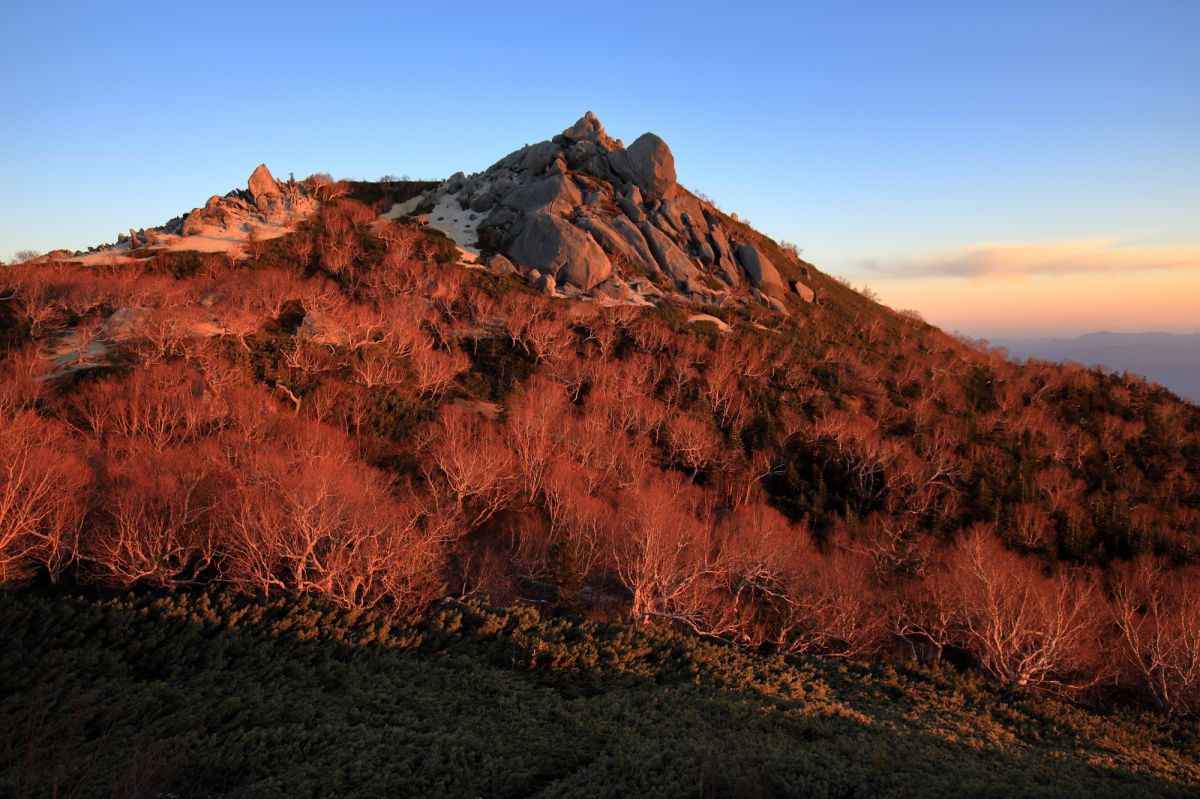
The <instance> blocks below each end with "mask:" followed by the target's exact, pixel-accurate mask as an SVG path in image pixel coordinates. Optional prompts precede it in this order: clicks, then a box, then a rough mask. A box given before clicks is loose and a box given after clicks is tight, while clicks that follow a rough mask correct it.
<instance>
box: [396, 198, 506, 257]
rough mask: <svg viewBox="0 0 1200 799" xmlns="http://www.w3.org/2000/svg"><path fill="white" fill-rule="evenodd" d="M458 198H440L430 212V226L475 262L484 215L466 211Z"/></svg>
mask: <svg viewBox="0 0 1200 799" xmlns="http://www.w3.org/2000/svg"><path fill="white" fill-rule="evenodd" d="M458 197H459V195H458V193H455V194H446V195H443V196H441V197H439V198H438V203H437V205H435V206H434V207H433V210H432V211H430V212H429V222H428V225H429V227H431V228H437V229H438V230H440V231H442V232H443V233H445V234H446V235H447V236H449V237H450V240H451V241H453V242H454V243H455V244H457V245H458V248H459V249H460V250H464V251H465V252H466V253H467V254H468V255H470V256H471V261H475V260H477V259H478V258H479V247H478V246H476V245H477V243H478V241H479V234H478V233H477V229H478V228H479V223H480V222H482V221H483V215H482V214H479V213H477V212H475V211H472V210H471V209H470V208H469V207H468V208H465V209H464V208H463V207H462V206H461V205H459V202H458ZM389 213H390V212H389Z"/></svg>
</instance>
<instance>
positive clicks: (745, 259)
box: [735, 244, 787, 300]
mask: <svg viewBox="0 0 1200 799" xmlns="http://www.w3.org/2000/svg"><path fill="white" fill-rule="evenodd" d="M735 252H736V253H737V259H738V263H740V264H741V265H742V268H743V269H745V270H746V275H747V277H749V278H750V283H751V284H752V285H753V286H754V288H756V289H758V290H759V291H761V292H762V293H763V294H766V295H767V296H768V297H773V298H775V299H777V300H782V299H783V298H784V297H786V296H787V287H786V286H784V284H783V278H782V277H780V276H779V270H778V269H776V268H775V264H773V263H771V259H769V258H767V256H765V255H763V254H762V252H760V251H759V250H758V248H757V247H755V246H754V245H752V244H739V245H738V246H737V249H736V250H735Z"/></svg>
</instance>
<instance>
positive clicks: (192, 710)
mask: <svg viewBox="0 0 1200 799" xmlns="http://www.w3.org/2000/svg"><path fill="white" fill-rule="evenodd" d="M0 625H3V627H4V629H5V630H7V631H8V636H7V643H8V646H6V647H5V649H4V651H3V652H0V696H2V697H3V699H0V744H2V745H0V791H2V792H3V793H4V794H5V795H9V796H22V795H51V794H52V793H54V791H55V790H57V792H58V794H59V795H64V794H69V795H71V796H78V797H100V796H111V795H125V796H147V797H149V796H163V795H173V796H180V797H193V796H204V797H226V796H254V797H259V798H260V799H265V798H266V797H277V796H278V797H293V796H296V795H298V794H299V795H338V796H346V797H349V796H381V795H384V796H397V795H402V796H422V797H431V798H432V797H442V796H446V797H459V796H522V797H531V796H537V797H554V796H580V795H587V796H596V797H609V796H611V797H626V796H629V795H631V794H635V793H636V794H637V795H640V796H647V797H676V796H700V797H708V796H733V797H792V796H794V797H811V796H841V797H881V796H882V797H893V796H895V797H900V796H913V795H919V796H964V795H966V796H976V797H988V796H995V797H1011V796H1031V797H1032V796H1039V797H1048V796H1080V795H1088V796H1094V797H1123V796H1143V797H1154V796H1179V797H1183V796H1190V795H1194V787H1193V786H1194V785H1195V783H1196V781H1197V779H1200V763H1198V762H1197V753H1196V747H1195V740H1196V730H1195V726H1194V724H1189V723H1178V722H1172V723H1163V722H1162V721H1161V720H1159V719H1156V718H1154V717H1146V716H1137V715H1132V714H1124V713H1121V714H1099V713H1093V712H1088V711H1086V710H1082V709H1080V708H1078V707H1074V706H1071V705H1069V704H1066V703H1063V702H1061V701H1057V700H1053V699H1046V698H1041V697H1030V696H1019V695H1014V694H1011V693H1006V692H998V691H996V690H995V689H993V688H992V687H990V686H989V685H988V684H987V683H984V682H982V681H980V680H978V679H972V678H971V677H969V676H962V675H956V674H954V673H953V672H952V671H951V670H949V669H945V668H936V667H935V668H930V667H917V666H911V665H910V666H904V667H901V668H893V667H890V666H861V665H857V664H852V665H850V666H846V665H844V664H836V663H831V662H828V661H822V660H815V659H807V658H787V659H785V658H781V657H768V656H761V655H748V654H744V653H741V652H738V651H737V650H734V649H731V648H729V647H725V646H718V645H713V644H706V643H703V642H700V641H697V640H695V639H694V638H689V637H685V636H679V635H671V634H667V633H663V632H658V631H655V630H653V629H648V630H629V629H628V628H614V627H609V626H605V625H594V624H582V623H575V622H563V621H550V620H539V619H538V618H537V617H536V615H535V614H533V613H531V612H529V611H528V610H519V609H513V610H508V611H498V610H493V609H490V608H487V607H483V606H480V605H478V604H474V603H472V604H465V605H463V604H457V603H449V604H446V605H445V606H443V607H440V608H439V609H437V611H436V612H435V613H434V614H433V615H432V616H431V618H430V619H428V620H427V621H424V622H422V623H420V624H411V623H404V622H400V623H397V622H395V621H394V620H392V619H390V618H388V617H387V616H385V615H383V614H380V613H377V612H365V613H360V612H353V613H352V612H347V611H345V610H341V609H338V608H335V607H331V606H330V605H328V604H327V603H322V602H319V601H309V600H287V601H280V600H276V601H274V602H269V603H263V602H254V601H248V600H246V599H244V598H237V597H233V596H230V595H229V594H228V593H227V592H226V593H220V592H217V593H207V594H199V595H197V594H189V593H179V594H175V595H173V596H164V597H157V598H156V597H150V596H147V597H140V598H124V599H110V600H95V599H93V600H86V599H82V598H79V597H70V596H61V595H59V596H43V597H37V596H30V595H28V594H26V595H22V596H8V597H0Z"/></svg>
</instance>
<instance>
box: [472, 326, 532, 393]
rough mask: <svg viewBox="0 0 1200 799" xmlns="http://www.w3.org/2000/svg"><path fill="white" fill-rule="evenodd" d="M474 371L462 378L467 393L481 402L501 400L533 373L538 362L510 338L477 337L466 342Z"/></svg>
mask: <svg viewBox="0 0 1200 799" xmlns="http://www.w3.org/2000/svg"><path fill="white" fill-rule="evenodd" d="M463 351H464V352H465V353H466V354H467V355H468V356H469V357H470V359H471V371H470V372H469V373H468V374H466V375H465V376H464V377H463V378H462V383H463V385H464V387H465V389H466V390H467V392H468V393H470V394H472V395H473V396H475V397H477V398H479V399H487V400H493V401H498V400H502V399H504V397H506V396H508V393H509V392H510V391H512V390H513V389H514V388H515V387H516V386H517V385H518V384H520V383H523V382H524V381H525V380H527V379H528V378H529V376H530V375H531V374H533V371H534V367H535V366H536V365H537V359H536V358H535V357H534V356H533V355H532V354H530V353H529V352H526V351H525V350H524V349H523V348H521V347H519V346H517V345H516V344H514V343H513V341H512V339H511V338H508V337H507V336H505V337H493V338H477V339H475V340H474V341H471V342H469V343H465V344H464V345H463Z"/></svg>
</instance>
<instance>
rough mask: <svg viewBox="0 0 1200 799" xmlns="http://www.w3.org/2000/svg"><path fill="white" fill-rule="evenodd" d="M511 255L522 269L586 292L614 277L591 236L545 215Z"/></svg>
mask: <svg viewBox="0 0 1200 799" xmlns="http://www.w3.org/2000/svg"><path fill="white" fill-rule="evenodd" d="M509 254H510V255H511V256H512V258H513V259H514V260H516V262H517V263H519V264H521V265H522V266H525V267H528V268H529V269H537V270H538V271H540V272H542V273H543V274H550V275H554V277H555V279H556V280H557V281H558V282H559V283H564V284H568V285H572V286H576V287H578V288H580V289H583V290H584V291H587V290H589V289H591V288H594V287H595V286H596V285H598V284H600V283H602V282H603V281H605V280H607V279H608V277H609V276H610V275H611V274H612V262H611V261H609V260H608V256H607V255H605V254H604V250H602V249H600V245H598V244H596V242H595V241H594V240H593V239H592V238H591V236H589V235H588V234H586V233H584V232H583V231H581V230H579V229H578V228H576V227H575V226H574V225H571V224H569V223H568V222H566V221H565V220H562V219H559V218H558V217H556V216H552V215H550V214H548V213H546V212H544V211H540V212H538V213H536V214H534V215H533V216H532V217H530V218H529V219H528V220H527V221H526V223H525V227H524V229H523V230H522V231H521V234H520V235H519V236H517V238H516V240H515V241H514V242H513V244H512V248H511V249H510V250H509Z"/></svg>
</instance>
